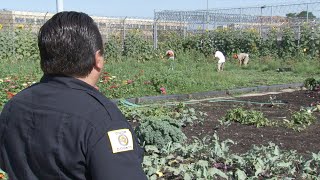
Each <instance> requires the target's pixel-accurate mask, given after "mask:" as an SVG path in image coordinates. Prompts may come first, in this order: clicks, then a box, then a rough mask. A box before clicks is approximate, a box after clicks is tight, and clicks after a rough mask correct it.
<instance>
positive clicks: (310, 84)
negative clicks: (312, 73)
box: [304, 78, 320, 91]
mask: <svg viewBox="0 0 320 180" xmlns="http://www.w3.org/2000/svg"><path fill="white" fill-rule="evenodd" d="M319 86H320V80H319V81H317V80H316V79H315V78H307V79H306V80H304V87H305V88H307V89H308V90H311V91H314V90H316V89H317V88H319Z"/></svg>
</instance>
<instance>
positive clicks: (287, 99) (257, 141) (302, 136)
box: [184, 90, 320, 154]
mask: <svg viewBox="0 0 320 180" xmlns="http://www.w3.org/2000/svg"><path fill="white" fill-rule="evenodd" d="M270 98H273V100H270ZM233 100H236V101H238V102H209V101H201V102H200V103H197V104H193V105H189V106H190V107H194V108H195V109H196V110H199V111H202V112H206V113H207V114H208V117H207V118H206V120H205V121H204V122H203V124H195V125H193V126H191V127H190V126H187V127H185V128H184V132H185V134H186V135H187V137H189V139H192V136H197V137H200V138H201V137H204V136H206V135H209V136H212V135H213V134H214V133H217V135H218V137H219V138H220V140H226V139H231V140H233V141H234V142H236V143H235V144H234V145H232V146H231V147H230V148H231V151H232V152H234V153H245V152H246V151H248V150H249V149H251V148H252V146H253V145H268V143H269V142H272V143H275V144H276V145H279V147H280V148H281V149H285V150H296V151H297V152H298V153H300V154H309V152H319V151H320V112H314V113H313V114H314V115H315V116H316V118H317V121H316V123H314V124H312V125H311V126H309V127H308V128H307V129H305V130H303V131H302V132H297V131H294V130H291V129H288V128H285V127H259V128H257V127H256V126H251V125H241V124H239V123H236V122H232V123H231V124H230V125H229V126H223V125H221V124H220V122H219V120H220V119H222V118H223V117H224V116H225V114H226V112H227V110H229V109H233V108H235V107H243V108H244V109H250V110H257V111H261V112H263V114H264V116H265V117H266V118H268V119H269V120H277V121H283V120H284V119H289V118H290V117H291V115H292V113H293V112H296V111H299V110H300V108H301V107H308V106H310V104H311V103H314V102H317V101H320V93H319V92H314V91H305V90H298V91H294V92H284V93H280V94H276V95H262V96H250V97H236V98H233ZM239 101H240V102H239ZM243 101H244V102H243ZM248 101H250V102H254V103H250V102H248ZM259 102H261V103H265V102H283V103H284V104H278V105H277V104H276V105H270V104H259Z"/></svg>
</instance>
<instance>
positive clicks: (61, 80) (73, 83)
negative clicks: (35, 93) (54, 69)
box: [40, 75, 98, 92]
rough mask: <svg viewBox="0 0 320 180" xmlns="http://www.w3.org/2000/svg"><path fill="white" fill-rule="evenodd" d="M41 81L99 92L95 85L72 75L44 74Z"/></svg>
mask: <svg viewBox="0 0 320 180" xmlns="http://www.w3.org/2000/svg"><path fill="white" fill-rule="evenodd" d="M40 83H50V84H54V85H57V86H64V87H69V88H72V89H79V90H84V91H93V92H98V90H97V89H96V88H94V87H93V86H91V85H89V84H87V83H86V82H84V81H81V80H79V79H76V78H74V77H71V76H62V75H44V76H42V78H41V80H40Z"/></svg>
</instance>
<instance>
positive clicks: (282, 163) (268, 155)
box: [233, 143, 303, 179]
mask: <svg viewBox="0 0 320 180" xmlns="http://www.w3.org/2000/svg"><path fill="white" fill-rule="evenodd" d="M233 161H234V166H236V167H237V168H238V169H240V170H242V171H243V172H244V173H245V174H246V176H247V177H253V178H259V179H260V178H262V179H268V178H276V179H286V178H296V175H297V172H298V171H299V169H300V166H301V164H302V163H303V159H302V157H300V156H299V155H298V154H297V153H296V152H295V151H281V150H280V148H279V147H278V146H277V145H275V144H273V143H269V145H268V146H260V147H259V146H254V147H253V148H252V149H251V150H250V151H248V152H247V153H245V154H243V155H241V157H240V156H234V160H233Z"/></svg>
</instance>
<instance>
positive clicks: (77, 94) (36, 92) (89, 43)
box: [0, 12, 147, 180]
mask: <svg viewBox="0 0 320 180" xmlns="http://www.w3.org/2000/svg"><path fill="white" fill-rule="evenodd" d="M38 46H39V50H40V57H41V61H40V65H41V69H42V71H43V73H44V75H43V77H42V78H41V80H40V82H39V83H36V84H34V85H33V86H31V87H29V88H27V89H25V90H23V91H21V92H20V93H18V94H17V95H15V96H14V97H13V98H12V99H10V101H9V102H8V103H7V104H6V105H5V107H4V109H3V111H2V113H1V116H0V168H1V169H3V170H4V171H5V172H7V173H8V175H9V179H12V180H35V179H39V180H56V179H60V180H109V179H110V180H129V179H130V180H144V179H147V177H146V175H145V174H144V172H143V170H142V167H141V162H142V153H143V151H142V149H141V148H140V146H139V144H138V141H137V138H136V135H135V134H134V132H133V129H132V127H131V126H130V125H129V123H128V122H127V120H126V119H125V117H124V116H123V115H122V113H121V112H120V111H119V109H118V108H117V107H116V106H115V105H114V104H113V103H112V102H111V101H110V100H108V99H107V98H106V97H105V96H104V95H103V94H101V93H100V92H99V91H98V90H97V86H96V83H97V82H98V79H99V76H100V74H101V72H102V70H103V67H104V58H103V42H102V38H101V34H100V32H99V30H98V27H97V25H96V24H95V22H94V21H93V20H92V18H91V17H89V16H88V15H87V14H84V13H80V12H60V13H57V14H56V15H54V16H53V17H52V18H51V19H49V20H48V21H47V22H46V23H45V24H44V25H43V26H42V27H41V29H40V32H39V34H38Z"/></svg>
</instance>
